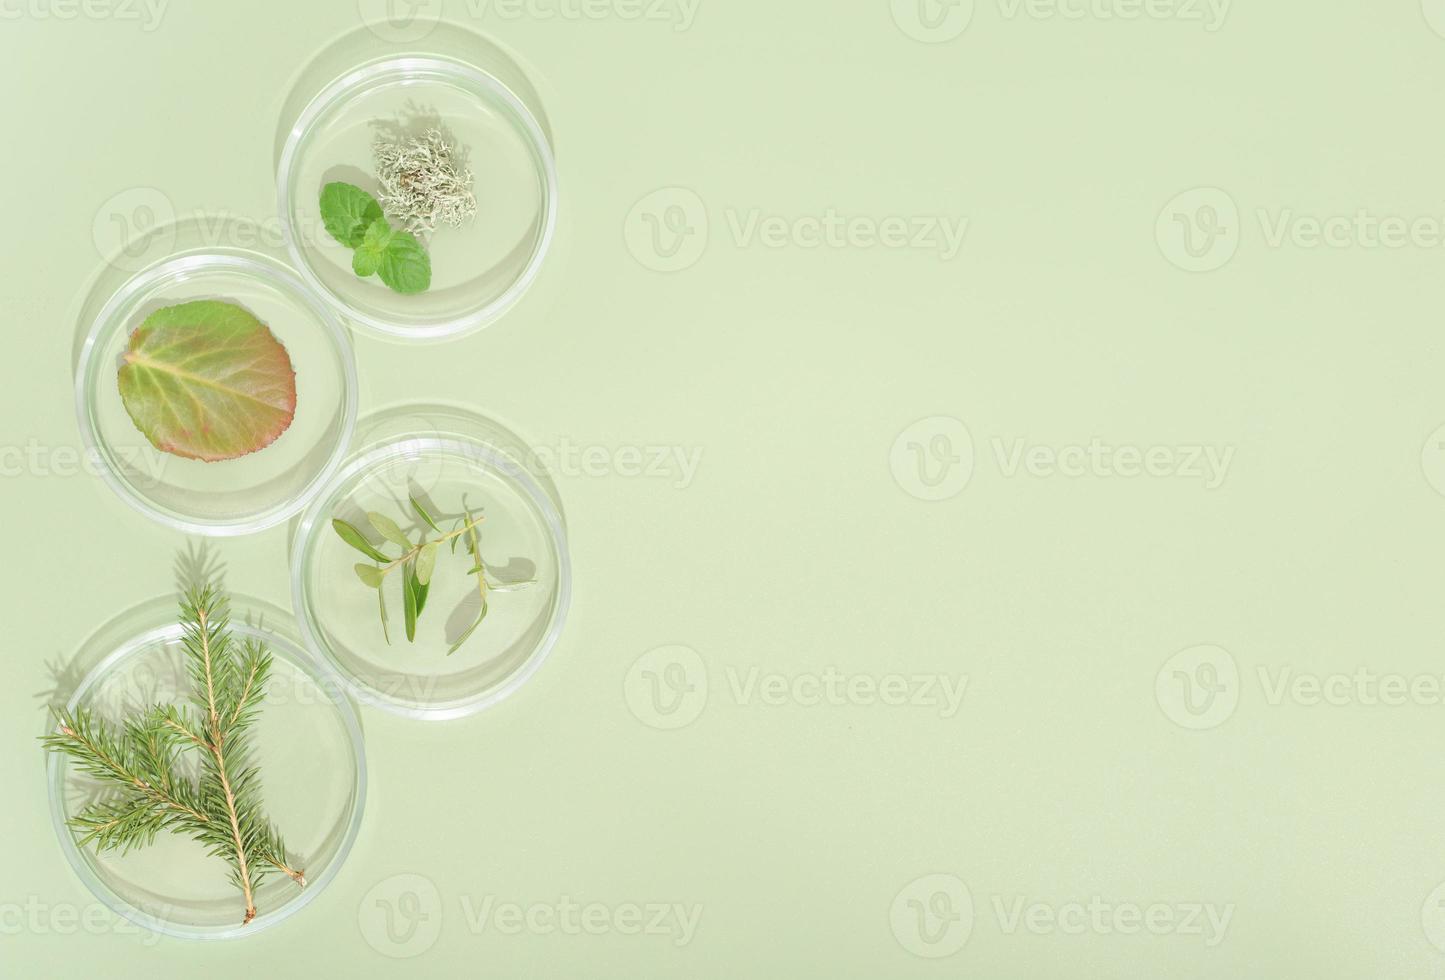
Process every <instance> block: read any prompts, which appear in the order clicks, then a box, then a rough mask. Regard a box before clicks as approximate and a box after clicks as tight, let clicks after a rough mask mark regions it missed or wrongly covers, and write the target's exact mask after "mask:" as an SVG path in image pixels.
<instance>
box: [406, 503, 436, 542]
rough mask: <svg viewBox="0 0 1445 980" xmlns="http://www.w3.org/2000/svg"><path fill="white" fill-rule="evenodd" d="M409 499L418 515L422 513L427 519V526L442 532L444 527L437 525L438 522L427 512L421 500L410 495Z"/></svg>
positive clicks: (422, 516) (422, 517) (425, 519)
mask: <svg viewBox="0 0 1445 980" xmlns="http://www.w3.org/2000/svg"><path fill="white" fill-rule="evenodd" d="M407 499H408V500H410V501H411V506H412V509H413V510H415V511H416V512H417V514H418V515H420V517H421V519H422V520H424V521H426V523H427V527H429V528H431V529H432V530H433V531H435V532H436V533H438V534H441V533H442V529H441V528H439V527H437V522H436V521H434V520H432V516H431V515H430V514H428V513H427V512H426V508H425V507H423V506H422V505H421V501H419V500H417V499H416V498H415V497H408V498H407Z"/></svg>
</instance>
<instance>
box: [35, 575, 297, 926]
mask: <svg viewBox="0 0 1445 980" xmlns="http://www.w3.org/2000/svg"><path fill="white" fill-rule="evenodd" d="M228 612H229V610H228V602H227V600H226V597H225V595H224V594H223V593H221V592H219V591H218V590H216V589H215V588H213V587H210V586H206V587H202V588H197V589H192V590H190V591H188V592H187V593H186V595H185V597H184V599H183V601H182V605H181V616H182V621H181V626H182V645H183V647H184V648H185V652H186V658H187V669H188V673H189V675H190V678H191V686H192V701H193V704H194V711H195V713H192V711H190V710H187V709H185V708H181V707H176V706H174V705H156V706H154V707H151V708H149V709H147V710H145V711H144V712H142V713H141V714H139V715H137V716H136V717H134V718H132V719H130V720H129V721H127V722H126V723H125V724H123V725H122V726H120V728H119V730H116V729H113V728H111V727H110V726H108V725H106V724H105V723H104V722H102V721H101V720H99V719H97V718H96V717H95V716H94V714H93V713H92V712H91V711H90V710H89V709H88V708H86V707H84V706H81V707H77V708H76V709H75V710H74V711H63V712H59V713H58V715H57V725H56V730H55V731H54V732H52V733H51V734H49V735H46V736H44V737H43V738H42V742H43V743H44V744H45V746H46V748H48V749H49V750H51V751H55V752H60V753H62V754H64V755H66V756H68V757H69V758H71V759H73V760H74V761H75V764H76V767H77V768H78V769H79V770H80V771H81V772H83V773H85V774H87V775H90V776H92V777H94V778H96V779H98V780H100V781H101V782H103V783H107V784H110V785H113V786H115V787H117V788H118V792H117V794H116V795H115V796H113V797H111V798H109V799H104V800H100V801H98V802H95V803H91V804H88V805H87V806H85V807H83V808H82V809H81V810H80V812H78V813H77V814H75V815H74V816H73V817H71V818H70V820H69V821H68V822H69V825H70V827H71V828H72V830H73V831H74V832H75V833H76V835H77V838H78V842H79V844H80V845H81V846H85V845H88V844H89V845H93V846H95V847H96V848H97V849H98V850H101V851H106V850H112V849H119V850H121V851H122V852H125V851H128V850H130V849H132V848H136V847H142V846H145V845H148V844H150V843H152V842H153V841H154V840H155V838H156V836H157V835H158V834H159V833H160V831H161V830H171V831H173V832H175V833H180V834H184V835H186V836H189V837H191V838H193V839H195V840H196V841H198V842H200V843H201V844H202V845H204V846H205V847H206V849H207V850H208V852H209V853H211V854H213V855H215V856H217V857H220V858H222V859H224V860H225V861H226V862H227V864H229V865H230V867H231V879H232V881H233V882H234V883H235V884H236V886H237V888H239V889H240V890H241V893H242V897H243V899H244V901H245V913H244V918H243V919H242V925H245V924H246V923H249V922H250V921H251V920H252V919H254V918H255V917H256V904H255V892H256V888H257V886H258V885H259V884H260V882H261V881H262V880H263V879H264V878H265V876H266V875H267V874H269V873H271V872H273V871H279V872H281V873H283V874H285V875H287V876H288V877H290V878H291V879H292V880H293V881H295V882H296V883H297V884H298V885H300V886H302V887H304V886H305V885H306V876H305V874H304V873H303V872H302V871H300V870H297V869H295V868H293V867H291V865H290V859H289V858H288V857H287V854H286V845H285V843H284V842H283V841H282V839H281V835H280V833H279V832H278V831H277V830H276V828H275V827H274V826H272V824H271V823H270V822H269V821H268V820H267V819H266V816H265V814H264V812H263V809H262V805H261V783H260V770H259V769H258V768H257V767H256V766H255V765H253V764H250V763H249V762H248V752H247V737H246V736H247V733H248V731H249V729H250V728H251V726H252V725H253V723H254V722H255V721H256V719H257V717H258V715H259V711H260V707H261V703H262V701H263V700H264V698H265V690H266V681H267V678H268V677H269V674H270V669H271V662H272V661H271V654H270V652H269V651H267V650H266V648H265V646H264V645H263V644H262V643H260V642H257V641H254V640H247V641H244V642H242V643H241V644H240V645H239V647H240V648H239V651H238V650H237V649H236V648H235V647H236V644H233V642H232V639H231V634H230V623H229V615H228ZM183 750H192V751H196V752H199V754H200V756H201V774H200V779H199V782H198V783H197V782H195V781H194V780H193V779H192V778H190V777H187V776H184V775H182V774H181V771H180V769H179V758H178V756H179V753H180V752H181V751H183Z"/></svg>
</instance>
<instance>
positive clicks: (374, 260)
mask: <svg viewBox="0 0 1445 980" xmlns="http://www.w3.org/2000/svg"><path fill="white" fill-rule="evenodd" d="M395 234H396V233H395V232H393V231H392V230H391V225H389V224H387V223H386V219H385V218H377V219H376V220H375V221H373V222H372V223H371V224H369V225H367V227H366V233H365V234H364V235H363V236H362V239H361V244H360V245H358V246H356V252H355V254H353V255H352V256H351V271H352V272H355V273H356V274H357V275H358V276H360V277H361V278H363V279H365V278H366V277H367V276H370V275H374V274H375V273H376V271H377V270H378V269H380V268H381V260H382V258H383V257H384V256H385V255H386V247H387V245H388V244H390V242H391V239H392V237H393V236H394V235H395Z"/></svg>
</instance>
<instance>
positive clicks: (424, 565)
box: [416, 541, 437, 585]
mask: <svg viewBox="0 0 1445 980" xmlns="http://www.w3.org/2000/svg"><path fill="white" fill-rule="evenodd" d="M436 563H437V545H436V542H435V541H432V542H430V543H428V544H426V545H423V546H422V549H421V552H420V553H419V554H418V555H417V556H416V578H417V581H418V582H420V583H421V584H422V585H430V584H431V573H432V569H433V568H434V567H435V566H436Z"/></svg>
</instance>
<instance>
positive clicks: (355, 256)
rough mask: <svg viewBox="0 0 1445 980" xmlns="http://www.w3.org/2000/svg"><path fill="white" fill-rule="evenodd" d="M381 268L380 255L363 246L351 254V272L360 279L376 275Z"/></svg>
mask: <svg viewBox="0 0 1445 980" xmlns="http://www.w3.org/2000/svg"><path fill="white" fill-rule="evenodd" d="M380 268H381V253H380V252H373V251H372V250H371V249H369V248H366V247H365V246H363V247H362V248H358V249H357V250H356V251H354V252H352V253H351V271H352V272H354V273H356V274H357V276H359V277H360V278H362V279H365V278H366V277H367V276H374V275H376V270H377V269H380Z"/></svg>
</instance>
